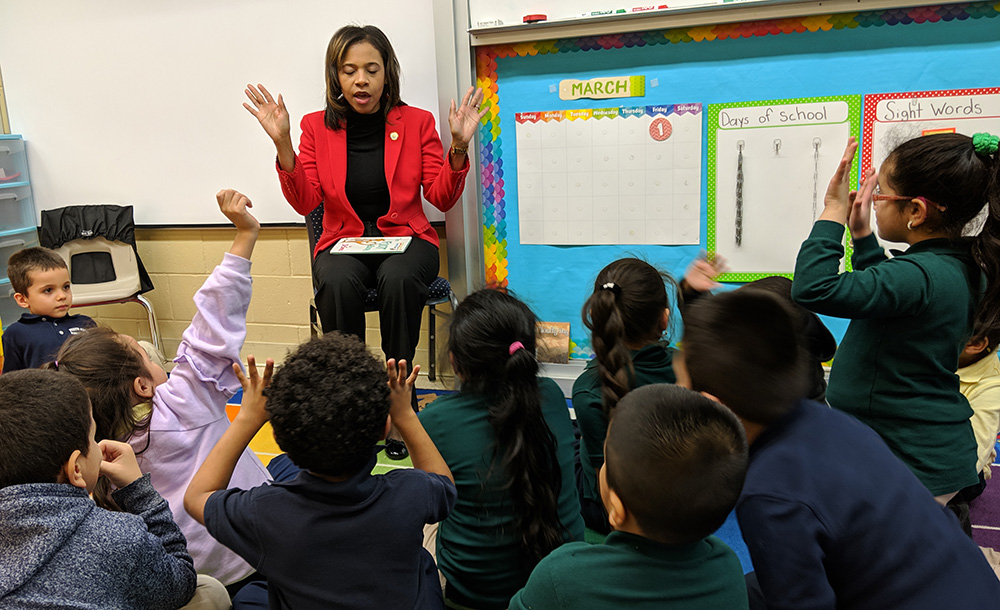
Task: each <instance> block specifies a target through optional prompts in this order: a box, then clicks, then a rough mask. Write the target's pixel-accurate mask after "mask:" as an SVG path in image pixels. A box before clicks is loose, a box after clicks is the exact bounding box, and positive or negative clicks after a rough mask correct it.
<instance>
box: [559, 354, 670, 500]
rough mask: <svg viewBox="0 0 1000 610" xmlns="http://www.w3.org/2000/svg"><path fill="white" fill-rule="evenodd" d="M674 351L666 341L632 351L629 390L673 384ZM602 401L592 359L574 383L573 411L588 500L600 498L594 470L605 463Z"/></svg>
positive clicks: (595, 365)
mask: <svg viewBox="0 0 1000 610" xmlns="http://www.w3.org/2000/svg"><path fill="white" fill-rule="evenodd" d="M673 353H674V350H673V348H671V347H670V346H669V345H668V344H667V343H654V344H652V345H647V346H646V347H644V348H642V349H639V350H635V351H633V352H632V366H634V367H635V377H634V379H633V383H632V389H635V388H639V387H642V386H644V385H650V384H653V383H675V382H676V381H677V378H676V377H675V376H674V369H673V366H672V364H671V363H672V362H673ZM601 403H602V398H601V374H600V372H599V371H598V370H597V360H596V359H594V360H591V361H590V362H588V363H587V366H586V368H584V369H583V372H582V373H580V376H579V377H577V378H576V381H575V382H573V411H574V412H576V423H577V426H579V428H580V463H581V464H582V465H583V482H584V487H583V494H584V497H585V498H587V499H588V500H594V501H596V502H600V501H601V495H600V493H599V492H598V490H597V471H598V470H600V468H601V466H602V465H603V464H604V438H605V437H606V436H607V435H608V418H607V417H605V416H604V409H603V408H602V406H601ZM588 464H589V465H590V466H589V467H588Z"/></svg>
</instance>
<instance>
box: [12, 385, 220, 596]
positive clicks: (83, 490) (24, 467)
mask: <svg viewBox="0 0 1000 610" xmlns="http://www.w3.org/2000/svg"><path fill="white" fill-rule="evenodd" d="M0 431H2V433H0V607H4V608H29V607H30V608H41V607H46V608H49V607H51V608H70V607H72V608H112V609H136V610H138V609H162V610H174V609H176V608H179V607H181V606H182V605H184V604H185V603H187V602H188V600H190V599H191V596H192V594H193V593H194V591H195V579H196V575H195V571H194V563H193V562H192V560H191V556H190V555H188V553H187V547H186V545H185V543H184V535H183V534H181V531H180V529H179V528H178V527H177V525H176V524H175V523H174V521H173V518H172V517H171V515H170V508H169V507H168V506H167V503H166V501H164V500H163V498H161V497H160V495H159V494H158V493H156V491H155V490H154V489H153V486H152V485H151V484H150V482H149V475H145V476H143V474H142V473H141V472H140V471H139V465H138V464H137V463H136V459H135V455H134V454H133V453H132V449H131V447H129V445H128V444H126V443H118V442H115V441H102V442H101V443H100V444H98V443H97V442H96V441H95V440H94V435H95V431H96V424H95V423H94V418H93V416H92V415H91V410H90V400H89V399H88V398H87V392H86V390H84V388H83V386H82V385H81V384H80V382H79V381H77V380H76V379H75V378H73V377H71V376H69V375H67V374H65V373H57V372H54V371H42V370H25V371H15V372H13V373H8V374H5V375H3V376H0ZM101 475H105V476H107V477H108V478H109V479H111V482H112V483H113V484H114V485H115V486H117V487H118V490H117V491H115V492H114V493H113V494H112V497H113V498H114V500H115V502H117V503H118V505H119V506H120V507H121V508H122V510H123V511H124V512H111V511H107V510H104V509H102V508H98V507H97V505H95V504H94V502H93V500H91V499H90V496H89V495H88V494H89V492H90V491H91V490H92V489H93V488H94V485H95V484H96V483H97V479H98V477H99V476H101ZM216 584H217V585H218V588H219V589H222V585H220V584H218V583H216ZM222 592H223V597H224V596H225V595H224V594H225V590H224V589H222ZM226 601H228V600H226Z"/></svg>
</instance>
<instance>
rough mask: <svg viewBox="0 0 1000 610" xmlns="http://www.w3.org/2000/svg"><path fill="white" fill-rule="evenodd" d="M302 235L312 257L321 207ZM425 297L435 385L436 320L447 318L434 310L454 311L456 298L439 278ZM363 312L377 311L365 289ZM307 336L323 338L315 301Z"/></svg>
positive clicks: (373, 295) (309, 216)
mask: <svg viewBox="0 0 1000 610" xmlns="http://www.w3.org/2000/svg"><path fill="white" fill-rule="evenodd" d="M305 218H306V233H307V234H308V235H309V256H310V257H312V254H313V252H314V251H315V250H316V241H317V240H318V239H319V236H320V235H321V234H322V233H323V205H322V204H320V205H318V206H316V209H315V210H313V211H312V212H309V214H307V215H306V217H305ZM427 288H428V290H429V294H428V295H427V302H426V303H424V305H425V306H426V307H427V323H428V326H429V328H428V329H427V339H428V346H427V352H428V354H427V360H428V362H427V368H428V371H427V379H429V380H431V381H435V380H436V379H437V319H438V316H443V317H447V316H448V315H449V314H448V313H446V312H443V311H438V309H437V306H438V305H443V304H445V303H449V304H450V305H451V310H452V311H455V308H456V307H458V297H456V296H455V293H454V292H452V290H451V284H450V283H449V282H448V280H446V279H445V278H443V277H438V278H436V279H435V280H434V281H433V282H431V283H430V285H429V286H428V287H427ZM365 311H378V289H376V288H369V289H368V292H367V293H366V294H365ZM309 332H310V334H311V335H312V336H313V337H316V336H321V335H322V334H323V327H322V324H321V323H320V319H319V311H318V310H317V309H316V299H315V298H312V299H310V300H309Z"/></svg>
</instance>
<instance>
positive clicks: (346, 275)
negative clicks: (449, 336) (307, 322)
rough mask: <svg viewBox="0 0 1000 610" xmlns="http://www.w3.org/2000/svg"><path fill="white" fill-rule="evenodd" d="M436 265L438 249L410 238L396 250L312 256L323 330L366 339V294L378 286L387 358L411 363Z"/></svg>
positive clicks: (383, 348) (317, 306) (436, 270)
mask: <svg viewBox="0 0 1000 610" xmlns="http://www.w3.org/2000/svg"><path fill="white" fill-rule="evenodd" d="M440 264H441V260H440V256H439V254H438V249H437V247H436V246H434V245H433V244H431V243H428V242H426V241H424V240H422V239H419V238H416V237H414V238H413V241H411V242H410V245H409V247H408V248H407V249H406V251H405V252H401V253H399V254H356V255H355V254H330V252H329V250H324V251H323V252H320V253H319V254H318V255H317V256H316V258H315V259H313V282H314V284H315V288H316V309H317V310H319V318H320V322H321V323H322V324H323V331H324V332H329V331H333V330H339V331H340V332H342V333H345V334H351V335H355V336H357V337H358V338H359V339H361V340H362V341H364V340H365V294H366V293H367V292H368V289H369V288H377V289H378V315H379V326H380V328H381V331H382V351H383V352H385V357H386V358H396V359H397V360H404V359H405V360H406V361H407V362H409V363H412V362H413V355H414V353H416V351H417V343H418V342H419V340H420V316H421V314H422V313H423V308H424V304H425V303H426V302H427V294H428V293H427V286H428V285H430V283H431V282H433V281H434V279H435V278H436V277H437V273H438V268H439V266H440Z"/></svg>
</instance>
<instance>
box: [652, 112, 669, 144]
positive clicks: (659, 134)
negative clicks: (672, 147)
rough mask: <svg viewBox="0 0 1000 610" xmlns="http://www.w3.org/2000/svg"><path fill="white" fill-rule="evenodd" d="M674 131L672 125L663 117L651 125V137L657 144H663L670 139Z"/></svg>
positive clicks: (656, 119)
mask: <svg viewBox="0 0 1000 610" xmlns="http://www.w3.org/2000/svg"><path fill="white" fill-rule="evenodd" d="M673 131H674V128H673V126H672V125H671V124H670V121H668V120H667V119H665V118H663V117H657V118H655V119H653V122H652V123H650V124H649V137H651V138H653V139H654V140H656V141H657V142H662V141H664V140H666V139H667V138H669V137H670V134H671V133H672V132H673Z"/></svg>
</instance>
